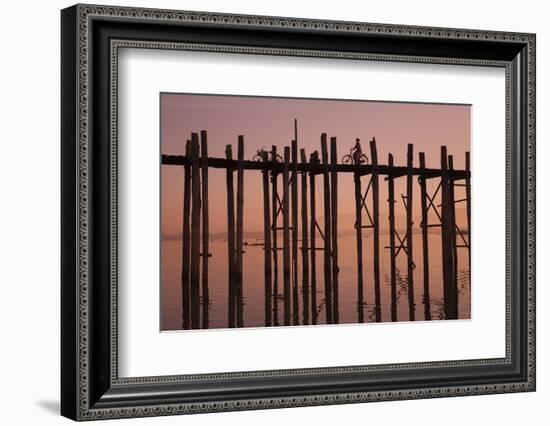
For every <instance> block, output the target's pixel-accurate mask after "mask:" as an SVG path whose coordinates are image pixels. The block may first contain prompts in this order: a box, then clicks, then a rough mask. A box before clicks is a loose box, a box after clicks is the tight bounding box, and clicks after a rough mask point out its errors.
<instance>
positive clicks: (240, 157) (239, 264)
mask: <svg viewBox="0 0 550 426" xmlns="http://www.w3.org/2000/svg"><path fill="white" fill-rule="evenodd" d="M243 161H244V136H242V135H239V139H238V144H237V236H236V240H237V255H236V259H235V263H236V274H237V283H238V284H237V300H238V303H237V327H244V314H243V221H244V170H243Z"/></svg>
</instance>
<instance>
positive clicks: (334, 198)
mask: <svg viewBox="0 0 550 426" xmlns="http://www.w3.org/2000/svg"><path fill="white" fill-rule="evenodd" d="M330 164H331V166H330V188H331V189H330V218H331V231H332V235H331V238H332V304H333V305H334V308H333V309H332V316H333V322H334V324H338V321H339V313H338V273H339V271H340V269H339V267H338V171H337V170H336V166H337V165H338V154H337V149H336V138H335V137H331V138H330Z"/></svg>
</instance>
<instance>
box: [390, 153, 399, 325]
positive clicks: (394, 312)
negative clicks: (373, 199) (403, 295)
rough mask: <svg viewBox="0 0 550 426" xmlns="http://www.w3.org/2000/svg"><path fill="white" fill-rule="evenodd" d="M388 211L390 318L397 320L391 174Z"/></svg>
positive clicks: (393, 188) (393, 207)
mask: <svg viewBox="0 0 550 426" xmlns="http://www.w3.org/2000/svg"><path fill="white" fill-rule="evenodd" d="M388 166H389V167H390V168H393V155H391V154H388ZM388 212H389V216H388V219H389V232H390V277H391V278H390V279H391V281H390V287H391V320H392V321H394V322H395V321H397V276H396V275H397V268H396V265H395V185H394V181H393V175H392V174H391V173H390V174H389V175H388Z"/></svg>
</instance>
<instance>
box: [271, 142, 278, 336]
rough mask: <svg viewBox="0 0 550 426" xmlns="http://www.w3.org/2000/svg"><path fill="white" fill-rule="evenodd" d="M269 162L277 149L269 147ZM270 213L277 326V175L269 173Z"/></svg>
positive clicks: (274, 319) (274, 307) (272, 172)
mask: <svg viewBox="0 0 550 426" xmlns="http://www.w3.org/2000/svg"><path fill="white" fill-rule="evenodd" d="M271 162H272V163H273V164H275V163H276V162H277V147H276V146H275V145H272V147H271ZM271 188H272V190H271V212H272V215H271V216H272V219H271V220H272V223H271V232H272V236H273V238H272V245H273V325H276V326H277V325H279V254H278V246H277V218H278V211H279V195H278V191H277V173H276V172H274V171H271Z"/></svg>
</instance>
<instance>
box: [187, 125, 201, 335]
mask: <svg viewBox="0 0 550 426" xmlns="http://www.w3.org/2000/svg"><path fill="white" fill-rule="evenodd" d="M200 185H201V184H200V175H199V135H198V134H197V133H192V134H191V273H190V280H191V328H192V329H198V328H200V281H199V280H200V271H199V263H200V222H201V192H200V191H201V189H200Z"/></svg>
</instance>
